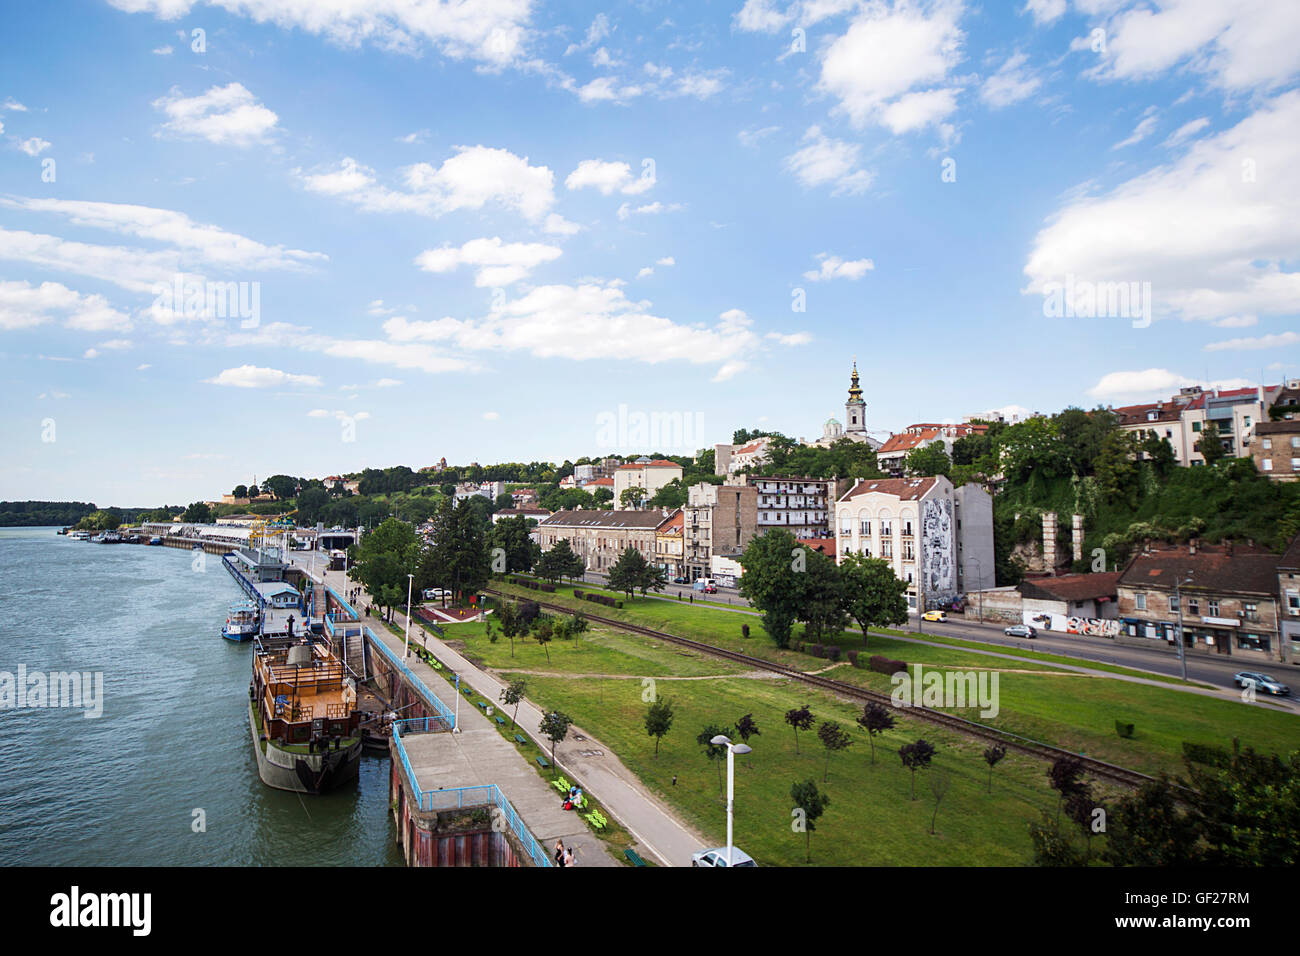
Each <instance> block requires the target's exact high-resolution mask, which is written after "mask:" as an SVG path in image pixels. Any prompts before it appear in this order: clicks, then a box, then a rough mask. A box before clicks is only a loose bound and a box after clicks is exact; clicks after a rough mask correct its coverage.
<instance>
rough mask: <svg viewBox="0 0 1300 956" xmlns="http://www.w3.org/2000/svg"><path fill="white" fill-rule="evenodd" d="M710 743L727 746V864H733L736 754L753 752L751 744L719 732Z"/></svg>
mask: <svg viewBox="0 0 1300 956" xmlns="http://www.w3.org/2000/svg"><path fill="white" fill-rule="evenodd" d="M709 743H711V744H713V745H714V746H716V747H722V746H725V747H726V748H727V866H731V819H732V815H733V806H734V804H735V801H736V754H747V753H753V750H754V748H753V747H751V746H749V744H733V743H732V742H731V738H730V737H727V736H725V735H723V734H718V736H716V737H714V738H713V739H712V740H710V741H709Z"/></svg>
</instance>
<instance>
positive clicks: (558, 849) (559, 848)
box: [555, 840, 564, 866]
mask: <svg viewBox="0 0 1300 956" xmlns="http://www.w3.org/2000/svg"><path fill="white" fill-rule="evenodd" d="M555 865H556V866H564V841H563V840H556V841H555Z"/></svg>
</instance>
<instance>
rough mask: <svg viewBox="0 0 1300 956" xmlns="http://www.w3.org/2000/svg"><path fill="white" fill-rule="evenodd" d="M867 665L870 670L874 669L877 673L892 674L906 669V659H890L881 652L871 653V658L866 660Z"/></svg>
mask: <svg viewBox="0 0 1300 956" xmlns="http://www.w3.org/2000/svg"><path fill="white" fill-rule="evenodd" d="M867 666H868V667H870V668H871V670H873V671H875V672H876V673H877V674H891V675H892V674H897V673H898V672H899V671H905V670H907V662H906V661H894V660H890V659H889V658H888V657H885V656H883V655H881V654H872V655H871V660H870V661H869V662H868V665H867Z"/></svg>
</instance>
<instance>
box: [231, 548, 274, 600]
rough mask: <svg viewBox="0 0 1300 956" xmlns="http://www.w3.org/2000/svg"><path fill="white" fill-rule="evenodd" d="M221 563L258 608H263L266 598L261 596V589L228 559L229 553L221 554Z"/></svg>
mask: <svg viewBox="0 0 1300 956" xmlns="http://www.w3.org/2000/svg"><path fill="white" fill-rule="evenodd" d="M221 563H222V564H224V565H225V566H226V570H227V571H229V572H230V573H231V575H232V576H233V577H234V579H235V582H236V583H237V584H238V585H239V586H240V587H241V588H242V589H243V590H244V593H245V594H247V595H248V596H249V597H250V598H252V599H253V600H254V601H256V602H257V606H258V608H259V609H263V608H265V607H266V598H264V597H262V592H261V591H259V590H258V589H257V588H255V587H253V582H252V581H250V580H248V578H247V577H246V576H245V575H244V572H243V571H241V570H239V568H237V567H236V566H235V562H233V561H231V560H230V555H229V554H223V555H222V556H221Z"/></svg>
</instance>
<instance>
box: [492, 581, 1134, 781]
mask: <svg viewBox="0 0 1300 956" xmlns="http://www.w3.org/2000/svg"><path fill="white" fill-rule="evenodd" d="M483 590H484V591H486V592H487V593H488V594H494V595H497V596H498V597H509V598H513V599H514V600H529V601H536V603H537V605H538V607H543V608H546V609H547V610H549V611H559V612H560V613H563V614H572V613H573V608H570V607H565V606H563V605H560V604H551V603H549V602H546V601H538V600H536V599H535V598H532V597H528V598H524V597H522V596H521V595H515V594H505V593H504V592H502V591H498V590H496V589H494V588H484V589H483ZM582 613H583V616H584V617H586V618H587V620H589V621H592V622H594V623H597V624H604V625H606V626H608V627H613V628H618V629H619V630H623V631H630V632H632V633H633V634H641V635H643V636H645V637H653V638H654V639H655V640H658V641H667V642H669V643H671V644H677V645H679V646H681V647H687V648H691V649H692V650H695V651H699V652H700V653H701V654H707V655H709V656H711V657H717V658H721V659H723V660H729V661H735V662H737V663H739V664H745V665H746V666H748V667H751V668H754V669H755V670H765V671H769V672H771V673H774V674H780V675H782V676H783V677H789V678H790V679H791V680H796V681H799V682H800V683H802V684H808V685H810V686H812V687H820V688H821V689H822V690H825V691H829V692H830V693H832V694H836V695H838V696H840V697H847V698H850V699H852V700H858V701H863V702H868V701H870V702H874V703H877V704H882V705H884V706H885V707H888V708H890V709H891V710H898V711H903V712H906V713H907V714H908V715H909V716H911V717H915V718H917V719H919V720H924V721H927V722H929V723H932V724H935V725H937V726H940V727H947V728H948V729H950V730H955V731H957V732H958V733H962V734H966V735H967V736H970V737H976V738H979V739H981V740H988V741H991V742H993V743H998V744H1001V745H1002V746H1004V747H1006V748H1007V749H1008V750H1016V751H1018V752H1020V753H1025V754H1029V755H1031V756H1034V757H1039V758H1040V759H1043V760H1058V759H1060V758H1061V757H1073V758H1074V759H1075V760H1078V761H1079V762H1080V763H1082V764H1083V766H1084V769H1086V770H1087V771H1088V772H1089V773H1091V774H1092V775H1093V776H1095V777H1100V778H1103V779H1105V780H1108V781H1110V782H1112V783H1117V784H1120V785H1122V786H1125V787H1140V786H1141V785H1142V784H1144V783H1151V782H1153V781H1154V780H1155V778H1154V777H1152V776H1149V775H1148V774H1145V773H1139V772H1138V771H1136V770H1130V769H1129V768H1127V767H1120V766H1118V765H1116V764H1112V763H1107V762H1106V761H1104V760H1098V759H1097V758H1096V757H1089V756H1086V755H1083V754H1077V753H1074V752H1073V751H1070V750H1064V749H1062V748H1060V747H1053V746H1052V745H1051V744H1045V743H1043V742H1042V741H1040V740H1033V739H1031V738H1029V737H1022V736H1020V735H1019V734H1013V733H1011V732H1010V731H1006V730H1000V729H998V728H997V727H991V726H989V725H988V724H981V723H979V722H978V721H974V720H968V719H967V718H965V717H958V716H957V715H956V714H948V713H944V712H943V711H941V710H933V709H931V708H928V707H922V706H911V707H899V706H898V705H896V704H895V703H894V702H893V700H892V699H891V698H890V696H889V695H888V694H882V693H880V692H879V691H874V690H868V689H867V688H865V687H858V686H856V685H854V684H848V683H845V682H844V681H838V680H832V679H831V678H829V677H822V676H821V675H819V674H807V673H804V672H803V671H801V670H799V669H798V668H795V667H789V666H787V665H785V664H778V663H776V662H775V661H769V660H764V659H763V658H761V657H751V656H750V655H748V654H741V653H739V652H738V651H729V650H727V649H726V648H725V647H717V646H715V645H713V644H705V643H704V642H703V641H694V640H691V639H690V638H688V637H679V636H677V635H676V634H669V633H668V632H666V631H658V630H655V629H654V628H651V627H644V626H642V625H640V624H632V623H629V622H628V621H620V620H618V619H617V618H610V617H601V616H600V615H597V614H591V613H589V612H588V611H587V610H586V609H585V608H584V609H583V611H582Z"/></svg>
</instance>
